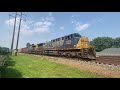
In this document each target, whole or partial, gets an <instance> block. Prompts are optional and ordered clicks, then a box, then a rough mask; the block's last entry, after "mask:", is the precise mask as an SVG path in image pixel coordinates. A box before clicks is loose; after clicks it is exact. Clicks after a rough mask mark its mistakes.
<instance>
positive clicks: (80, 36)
mask: <svg viewBox="0 0 120 90" xmlns="http://www.w3.org/2000/svg"><path fill="white" fill-rule="evenodd" d="M75 34H77V35H79V36H80V37H81V35H80V34H79V33H72V34H69V35H65V36H63V37H67V36H70V35H75ZM59 38H62V37H59ZM59 38H56V39H59ZM56 39H52V40H56ZM52 40H51V41H52Z"/></svg>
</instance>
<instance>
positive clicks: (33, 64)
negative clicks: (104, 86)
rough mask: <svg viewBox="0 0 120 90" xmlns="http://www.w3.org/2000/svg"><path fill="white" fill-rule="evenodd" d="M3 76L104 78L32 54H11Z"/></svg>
mask: <svg viewBox="0 0 120 90" xmlns="http://www.w3.org/2000/svg"><path fill="white" fill-rule="evenodd" d="M2 77H3V78H102V77H104V76H100V75H97V74H94V73H90V72H84V71H80V70H79V69H76V68H71V67H69V66H65V65H63V64H58V63H55V62H50V61H49V60H48V59H47V58H45V57H44V58H40V57H34V56H31V55H18V56H11V57H10V60H9V62H8V67H7V68H6V69H5V70H4V71H3V72H2Z"/></svg>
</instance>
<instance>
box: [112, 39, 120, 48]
mask: <svg viewBox="0 0 120 90" xmlns="http://www.w3.org/2000/svg"><path fill="white" fill-rule="evenodd" d="M112 47H114V48H120V37H118V38H115V39H114V41H113V46H112Z"/></svg>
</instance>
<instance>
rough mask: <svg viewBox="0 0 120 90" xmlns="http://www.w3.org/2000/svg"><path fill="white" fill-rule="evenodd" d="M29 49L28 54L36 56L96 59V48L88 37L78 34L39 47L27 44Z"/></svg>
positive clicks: (38, 45)
mask: <svg viewBox="0 0 120 90" xmlns="http://www.w3.org/2000/svg"><path fill="white" fill-rule="evenodd" d="M27 49H28V53H34V54H44V55H58V56H65V57H79V58H88V59H96V53H95V48H94V47H93V46H90V45H89V40H88V37H82V36H81V35H80V34H78V33H73V34H70V35H66V36H64V37H60V38H56V39H53V40H51V41H49V42H46V43H40V44H37V45H34V44H32V45H30V44H27Z"/></svg>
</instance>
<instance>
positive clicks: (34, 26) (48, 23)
mask: <svg viewBox="0 0 120 90" xmlns="http://www.w3.org/2000/svg"><path fill="white" fill-rule="evenodd" d="M54 21H55V18H54V17H53V16H52V13H51V12H50V13H49V15H48V16H47V17H44V18H41V19H40V20H39V21H38V22H35V21H32V20H28V21H26V22H25V21H22V22H21V33H25V34H31V33H45V32H50V28H51V27H52V26H53V25H54V24H53V22H54ZM5 23H6V24H7V25H9V24H10V25H11V26H14V18H12V19H9V20H6V21H5ZM18 25H19V18H16V26H17V28H18Z"/></svg>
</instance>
